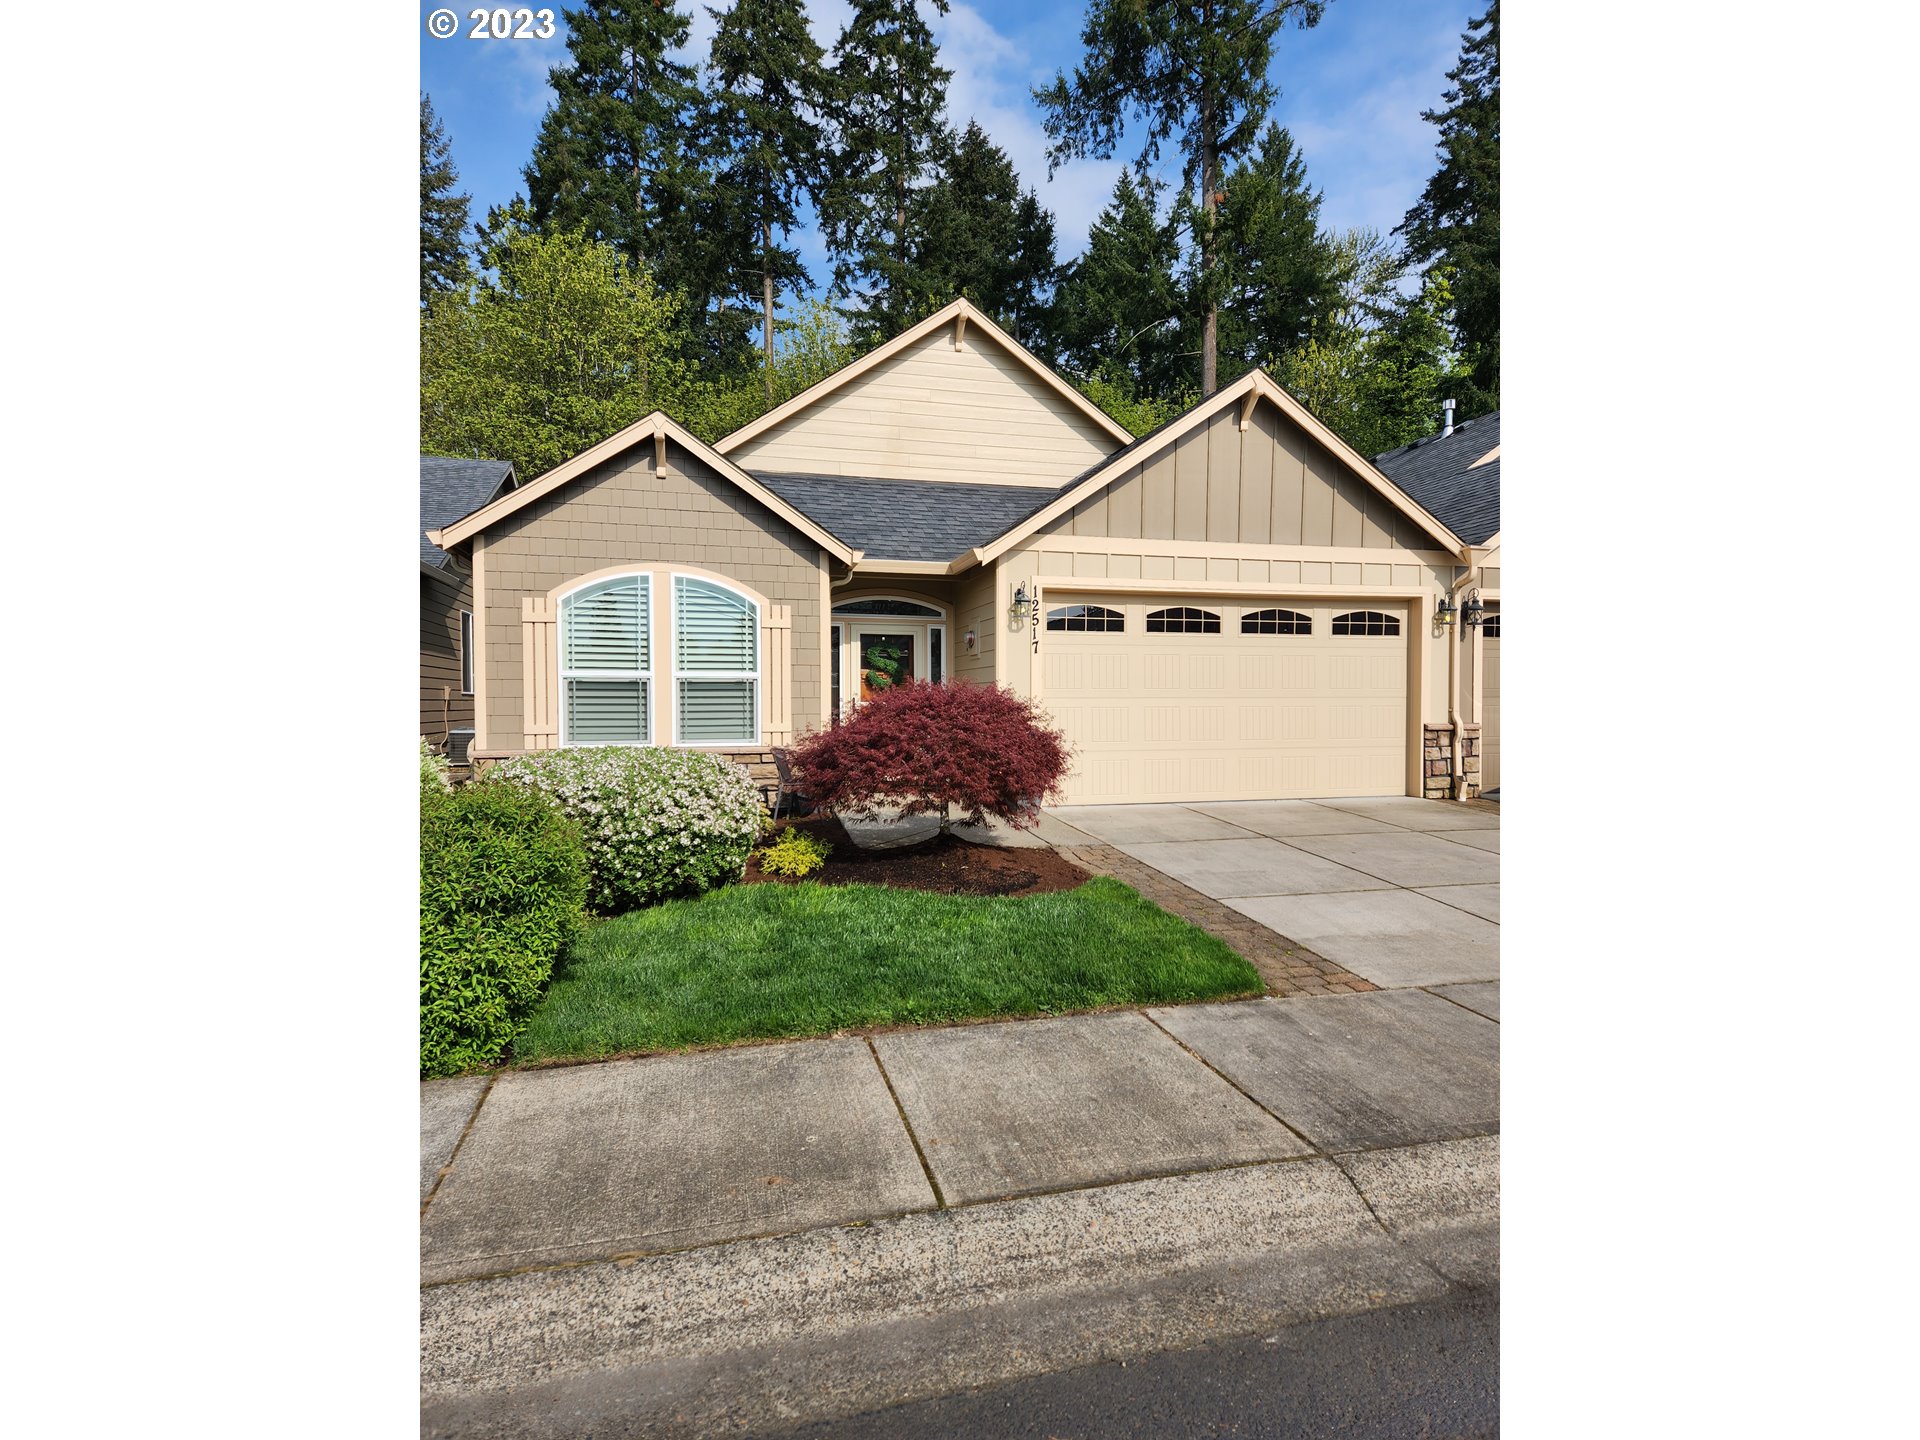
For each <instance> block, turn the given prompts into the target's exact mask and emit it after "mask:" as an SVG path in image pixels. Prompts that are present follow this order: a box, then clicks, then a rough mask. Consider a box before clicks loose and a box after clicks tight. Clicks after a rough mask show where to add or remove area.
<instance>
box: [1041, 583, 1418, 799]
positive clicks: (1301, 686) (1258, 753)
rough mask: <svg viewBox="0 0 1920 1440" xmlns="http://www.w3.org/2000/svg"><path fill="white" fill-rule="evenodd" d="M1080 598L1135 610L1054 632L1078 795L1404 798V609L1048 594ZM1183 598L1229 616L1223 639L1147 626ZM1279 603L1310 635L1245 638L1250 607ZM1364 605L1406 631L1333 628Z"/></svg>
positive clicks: (1048, 667)
mask: <svg viewBox="0 0 1920 1440" xmlns="http://www.w3.org/2000/svg"><path fill="white" fill-rule="evenodd" d="M1071 604H1099V605H1104V606H1106V607H1108V608H1110V609H1116V610H1121V611H1122V612H1123V613H1125V615H1126V617H1127V620H1126V628H1125V630H1123V631H1119V632H1074V631H1048V632H1044V633H1043V636H1042V639H1041V649H1042V652H1043V657H1042V668H1041V674H1042V677H1043V680H1042V703H1043V705H1044V707H1045V708H1046V709H1047V710H1048V711H1049V713H1050V714H1052V715H1053V716H1054V718H1055V720H1056V722H1057V723H1058V724H1059V725H1060V727H1061V729H1062V730H1063V731H1065V733H1066V735H1067V737H1068V741H1069V743H1070V744H1071V745H1072V746H1073V748H1074V750H1075V752H1076V753H1075V755H1074V761H1073V769H1072V771H1071V773H1070V774H1069V776H1068V780H1067V793H1068V797H1069V799H1070V800H1071V801H1074V802H1077V803H1083V804H1099V803H1103V802H1106V803H1114V802H1122V801H1129V800H1221V799H1235V798H1242V797H1244V798H1286V797H1290V796H1313V795H1375V794H1378V795H1399V794H1402V793H1404V790H1405V773H1406V683H1407V682H1406V674H1407V643H1408V637H1407V634H1406V607H1405V605H1404V604H1398V603H1392V602H1384V601H1378V600H1375V601H1368V602H1364V603H1362V602H1353V603H1349V604H1334V605H1328V604H1324V603H1309V602H1306V601H1303V600H1301V599H1298V598H1292V599H1288V598H1286V597H1278V598H1275V599H1272V600H1266V599H1261V600H1257V601H1256V600H1248V601H1244V602H1243V601H1236V602H1234V603H1233V604H1231V605H1228V604H1224V603H1222V602H1221V601H1219V600H1217V599H1209V600H1195V599H1192V598H1188V597H1182V596H1180V595H1179V594H1177V593H1169V594H1168V595H1166V596H1152V597H1142V598H1140V599H1134V598H1132V597H1128V598H1126V599H1117V598H1116V597H1113V596H1098V597H1096V596H1088V597H1079V596H1065V597H1061V598H1060V599H1058V600H1055V599H1053V598H1052V597H1049V605H1050V606H1052V605H1071ZM1179 605H1188V606H1192V607H1193V608H1195V609H1202V610H1207V611H1209V612H1211V613H1214V614H1217V615H1219V616H1220V617H1221V626H1220V632H1219V633H1217V634H1203V633H1192V634H1153V635H1151V636H1149V635H1148V634H1147V633H1146V630H1145V617H1146V615H1147V614H1148V613H1149V612H1150V611H1153V610H1159V609H1167V608H1171V607H1173V606H1179ZM1275 606H1281V607H1284V608H1287V609H1292V610H1296V611H1299V612H1300V613H1302V614H1306V615H1308V616H1310V617H1311V619H1312V621H1313V627H1312V631H1311V633H1310V634H1307V635H1266V634H1256V635H1247V634H1242V633H1241V631H1240V616H1241V614H1242V612H1243V611H1247V610H1256V609H1266V608H1271V607H1275ZM1353 609H1369V610H1379V611H1383V612H1385V613H1388V614H1391V615H1394V616H1396V617H1397V618H1398V619H1399V620H1400V622H1401V623H1400V633H1399V634H1398V635H1393V636H1348V635H1342V636H1335V635H1333V633H1332V619H1333V617H1334V616H1335V615H1336V614H1343V613H1345V612H1346V611H1348V610H1353ZM1128 676H1133V677H1137V681H1138V683H1137V684H1135V685H1128V684H1127V683H1126V681H1127V677H1128Z"/></svg>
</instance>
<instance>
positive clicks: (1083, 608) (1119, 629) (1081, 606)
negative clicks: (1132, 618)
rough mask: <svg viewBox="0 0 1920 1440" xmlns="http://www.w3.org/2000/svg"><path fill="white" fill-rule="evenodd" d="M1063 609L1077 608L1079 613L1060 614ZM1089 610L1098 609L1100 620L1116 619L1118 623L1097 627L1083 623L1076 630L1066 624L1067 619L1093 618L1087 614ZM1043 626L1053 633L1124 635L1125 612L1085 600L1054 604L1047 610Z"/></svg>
mask: <svg viewBox="0 0 1920 1440" xmlns="http://www.w3.org/2000/svg"><path fill="white" fill-rule="evenodd" d="M1064 610H1078V611H1079V612H1080V614H1078V615H1062V614H1061V612H1062V611H1064ZM1089 610H1098V611H1099V612H1100V618H1101V619H1102V620H1118V621H1119V622H1120V623H1119V624H1118V625H1104V624H1103V625H1101V626H1100V627H1099V628H1098V629H1096V628H1094V627H1093V626H1092V625H1083V626H1081V627H1080V628H1079V629H1077V630H1076V629H1073V628H1071V627H1069V626H1068V624H1067V621H1069V620H1091V619H1093V618H1094V617H1093V616H1091V615H1089V614H1087V612H1088V611H1089ZM1056 616H1058V617H1059V621H1060V623H1059V624H1057V625H1056V624H1055V623H1054V617H1056ZM1044 628H1045V629H1046V630H1048V631H1049V632H1051V633H1052V634H1055V635H1124V634H1126V632H1127V612H1126V611H1124V610H1116V609H1114V607H1113V606H1111V605H1100V604H1091V603H1086V602H1074V603H1070V604H1066V605H1055V606H1054V607H1053V608H1052V609H1050V610H1048V611H1047V623H1046V625H1045V627H1044Z"/></svg>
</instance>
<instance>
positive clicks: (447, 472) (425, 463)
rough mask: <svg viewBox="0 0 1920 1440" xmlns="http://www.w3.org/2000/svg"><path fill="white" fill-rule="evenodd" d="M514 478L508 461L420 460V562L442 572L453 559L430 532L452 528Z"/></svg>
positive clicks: (432, 457)
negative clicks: (436, 543)
mask: <svg viewBox="0 0 1920 1440" xmlns="http://www.w3.org/2000/svg"><path fill="white" fill-rule="evenodd" d="M512 478H513V466H511V465H509V464H508V463H507V462H506V461H505V460H453V459H449V458H447V457H446V456H442V455H422V456H421V457H420V531H421V534H420V563H421V564H423V565H426V566H428V567H430V568H432V569H435V570H437V569H440V568H441V567H442V566H444V565H445V564H446V563H447V561H448V560H449V559H451V558H452V557H451V556H449V555H448V554H447V552H446V551H444V550H442V549H441V548H440V547H439V546H438V545H435V544H434V543H433V542H432V541H431V540H429V539H427V536H426V532H427V531H429V530H438V529H440V528H441V527H442V526H445V525H451V524H452V523H453V522H454V521H456V520H458V519H459V518H460V517H461V516H462V515H467V514H471V513H472V512H473V511H475V510H478V509H479V508H480V507H481V506H482V505H484V504H486V503H487V502H488V501H489V500H491V499H493V497H494V496H496V495H498V494H499V493H500V487H501V486H503V485H506V484H507V483H509V482H510V481H511V480H512Z"/></svg>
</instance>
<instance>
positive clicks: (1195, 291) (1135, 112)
mask: <svg viewBox="0 0 1920 1440" xmlns="http://www.w3.org/2000/svg"><path fill="white" fill-rule="evenodd" d="M1325 9H1326V0H1201V3H1199V4H1188V3H1159V4H1151V5H1150V4H1145V3H1143V0H1093V3H1092V4H1091V5H1090V6H1089V8H1088V11H1087V21H1086V26H1085V28H1084V29H1083V30H1082V31H1081V35H1080V38H1081V41H1082V43H1083V44H1084V45H1085V46H1086V54H1085V57H1084V59H1083V61H1082V63H1081V64H1080V66H1079V67H1078V68H1077V69H1075V71H1074V72H1073V79H1072V80H1071V82H1069V81H1068V79H1067V77H1066V75H1065V74H1064V73H1063V74H1059V75H1056V76H1055V78H1054V82H1053V84H1051V85H1049V86H1046V87H1045V88H1043V89H1036V90H1035V91H1034V92H1033V94H1034V98H1035V99H1036V100H1038V101H1039V102H1040V105H1041V108H1042V109H1043V110H1045V111H1046V112H1047V113H1046V128H1047V134H1048V135H1049V136H1050V137H1051V139H1052V141H1053V143H1052V144H1051V145H1050V146H1049V147H1048V150H1047V157H1048V159H1049V160H1050V161H1051V162H1052V163H1053V165H1054V166H1056V167H1057V166H1058V165H1059V164H1060V163H1061V162H1062V161H1063V160H1067V159H1071V158H1078V157H1081V156H1087V155H1092V156H1097V157H1098V158H1100V159H1106V158H1108V157H1109V156H1111V155H1112V154H1113V151H1114V146H1115V145H1116V144H1117V143H1118V141H1119V137H1120V131H1121V127H1122V125H1123V123H1124V122H1125V120H1126V119H1127V118H1128V117H1129V116H1131V117H1132V118H1133V119H1135V120H1138V121H1141V122H1144V125H1145V136H1144V139H1143V142H1142V144H1141V149H1140V161H1139V163H1140V166H1141V168H1143V169H1144V168H1145V167H1146V166H1148V165H1151V164H1152V163H1153V162H1154V161H1155V160H1156V159H1157V158H1158V157H1159V154H1160V147H1161V144H1162V143H1163V142H1164V141H1165V140H1167V138H1168V137H1169V136H1172V135H1174V134H1175V133H1178V135H1179V137H1180V146H1181V149H1182V151H1183V152H1184V155H1185V162H1186V163H1185V166H1184V168H1183V170H1182V172H1181V175H1182V183H1183V184H1184V185H1185V186H1189V187H1195V186H1197V190H1196V191H1195V195H1194V198H1193V199H1192V201H1191V203H1190V213H1191V216H1192V228H1193V236H1194V243H1195V245H1196V246H1197V247H1198V249H1199V252H1200V253H1199V259H1198V262H1197V263H1196V264H1195V266H1194V267H1193V268H1194V276H1195V283H1194V285H1193V286H1192V299H1191V302H1190V303H1191V305H1192V307H1193V310H1194V314H1195V315H1196V316H1197V317H1198V319H1199V328H1200V393H1201V394H1202V395H1211V394H1212V393H1213V392H1214V390H1215V389H1216V388H1218V384H1219V317H1220V300H1221V296H1222V293H1223V288H1224V287H1223V283H1222V281H1223V276H1222V275H1221V273H1220V268H1219V264H1218V259H1219V235H1218V225H1217V217H1218V209H1219V204H1220V198H1221V193H1222V192H1221V178H1222V175H1223V166H1224V165H1225V164H1226V163H1227V162H1229V161H1231V160H1232V159H1233V158H1234V157H1235V156H1237V155H1239V154H1241V153H1242V152H1243V151H1244V150H1245V149H1246V148H1247V146H1248V145H1249V144H1250V143H1251V142H1252V140H1253V136H1254V133H1255V131H1256V130H1257V129H1258V127H1259V124H1260V121H1261V120H1262V119H1264V118H1265V115H1266V111H1267V107H1268V106H1269V105H1270V104H1271V103H1272V102H1273V98H1274V96H1275V94H1276V93H1278V92H1277V91H1276V90H1275V89H1274V87H1273V85H1272V84H1271V83H1270V82H1269V81H1268V79H1267V68H1268V66H1269V65H1270V64H1271V62H1272V60H1273V38H1274V35H1275V33H1276V32H1277V31H1278V30H1279V28H1280V26H1281V25H1282V24H1283V23H1284V22H1285V21H1286V20H1287V19H1288V18H1289V17H1291V18H1292V19H1293V20H1294V21H1295V22H1296V23H1297V24H1298V25H1299V26H1300V27H1301V28H1303V29H1304V28H1308V27H1311V26H1313V25H1317V24H1318V23H1319V22H1320V16H1321V14H1322V13H1323V12H1324V11H1325Z"/></svg>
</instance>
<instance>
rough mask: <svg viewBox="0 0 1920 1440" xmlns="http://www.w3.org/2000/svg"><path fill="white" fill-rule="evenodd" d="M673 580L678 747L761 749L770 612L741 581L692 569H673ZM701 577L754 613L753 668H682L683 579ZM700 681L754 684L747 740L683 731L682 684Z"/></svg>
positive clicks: (670, 626)
mask: <svg viewBox="0 0 1920 1440" xmlns="http://www.w3.org/2000/svg"><path fill="white" fill-rule="evenodd" d="M669 573H670V576H671V583H670V584H669V586H668V587H667V588H668V593H669V595H670V597H671V598H670V601H669V604H670V607H671V608H670V609H669V610H668V612H667V643H668V645H669V646H671V647H672V648H671V654H670V656H669V659H670V661H671V663H672V669H671V672H670V673H671V674H672V676H673V744H674V748H675V749H697V750H757V749H759V748H761V745H762V743H763V739H764V737H765V734H766V717H765V716H764V715H763V714H762V713H761V710H762V706H763V703H764V700H765V695H766V684H765V680H764V676H765V673H766V668H767V646H766V640H765V638H764V636H763V634H762V632H763V631H764V630H765V629H766V613H765V611H764V610H763V609H762V608H761V604H760V602H759V601H758V600H756V599H755V598H754V597H753V596H751V595H749V594H748V593H747V592H746V591H744V590H742V589H741V588H740V587H739V586H738V585H735V584H732V583H731V582H729V581H726V580H721V579H718V578H717V577H715V576H712V575H696V574H693V573H692V572H690V571H685V570H674V571H671V572H669ZM682 580H697V581H699V582H700V583H701V584H703V585H711V586H713V587H714V589H716V590H724V591H726V592H727V593H728V594H729V595H732V596H735V597H737V598H738V599H739V600H740V601H741V603H742V604H744V605H745V606H746V607H747V609H748V610H749V611H750V612H751V613H752V615H753V663H754V667H755V668H754V669H752V670H692V669H689V670H682V669H681V668H680V582H681V581H682ZM687 680H692V681H694V682H696V683H698V682H700V681H706V680H719V681H740V680H745V681H747V682H748V683H749V684H750V685H751V686H752V695H753V734H752V735H750V736H748V737H747V738H746V739H744V740H691V741H690V740H687V739H686V738H684V736H683V735H682V733H681V731H682V729H683V725H682V721H683V720H684V718H685V715H686V706H684V705H682V704H681V703H680V693H681V691H680V686H681V683H682V682H683V681H687Z"/></svg>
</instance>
